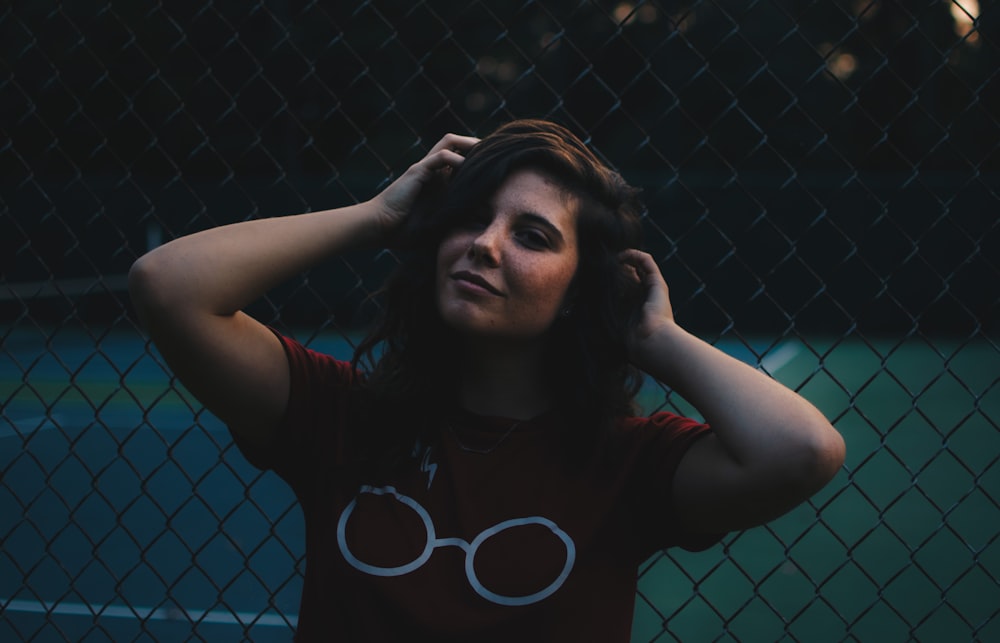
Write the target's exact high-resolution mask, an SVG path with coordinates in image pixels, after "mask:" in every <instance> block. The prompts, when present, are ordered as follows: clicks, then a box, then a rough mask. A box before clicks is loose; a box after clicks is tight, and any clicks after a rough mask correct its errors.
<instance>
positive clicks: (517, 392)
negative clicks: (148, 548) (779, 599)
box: [130, 120, 844, 641]
mask: <svg viewBox="0 0 1000 643" xmlns="http://www.w3.org/2000/svg"><path fill="white" fill-rule="evenodd" d="M638 208H639V205H638V201H637V198H636V193H635V190H633V189H632V188H630V187H629V186H628V185H627V184H626V183H625V182H624V181H623V180H622V179H621V177H620V176H619V175H617V174H616V173H614V172H612V171H610V170H609V169H608V168H606V167H605V166H603V165H602V164H601V163H600V162H599V161H598V160H597V158H596V157H595V156H594V155H593V154H592V153H591V152H590V151H589V150H588V149H587V148H586V147H585V146H584V145H583V144H582V143H581V142H580V141H579V139H577V138H576V137H575V136H574V135H573V134H571V133H570V132H569V131H567V130H565V129H564V128H562V127H560V126H558V125H555V124H553V123H548V122H544V121H533V120H529V121H515V122H513V123H510V124H508V125H506V126H504V127H501V128H500V129H499V130H497V131H496V132H494V133H493V134H491V135H490V136H489V137H487V138H485V139H484V140H482V141H479V140H478V139H475V138H471V137H465V136H456V135H451V134H449V135H447V136H445V137H444V138H443V139H442V140H441V141H440V142H439V143H438V144H437V145H435V146H434V148H433V149H432V150H431V151H430V152H429V153H428V155H427V156H426V157H424V158H423V159H422V160H420V161H419V162H417V163H416V164H414V165H413V166H412V167H410V168H409V169H408V170H407V171H406V173H404V174H403V175H402V176H401V177H400V178H399V179H398V180H396V181H395V182H394V183H393V184H392V185H390V186H389V187H388V188H386V189H385V191H383V192H382V193H381V194H379V195H378V196H376V197H375V198H373V199H371V200H370V201H367V202H364V203H360V204H357V205H353V206H349V207H345V208H340V209H337V210H331V211H324V212H315V213H309V214H302V215H297V216H289V217H281V218H275V219H263V220H254V221H247V222H243V223H238V224H234V225H230V226H224V227H220V228H216V229H212V230H207V231H204V232H200V233H198V234H194V235H191V236H188V237H185V238H181V239H178V240H175V241H172V242H171V243H168V244H166V245H164V246H162V247H160V248H158V249H156V250H153V251H152V252H150V253H149V254H147V255H146V256H144V257H142V258H140V259H139V260H138V261H137V262H136V264H135V266H134V267H133V269H132V271H131V274H130V290H131V293H132V297H133V300H134V302H135V305H136V309H137V311H138V313H139V315H140V317H141V319H142V321H143V323H144V324H145V325H146V328H147V329H148V332H149V334H150V336H151V338H152V339H153V341H154V342H155V343H156V345H157V347H158V348H159V349H160V351H161V352H162V354H163V356H164V358H165V359H166V360H167V362H168V363H169V364H170V366H171V368H172V369H173V370H174V372H175V373H176V375H177V376H178V377H179V378H180V379H181V381H182V382H183V383H184V384H185V386H187V387H188V389H189V390H190V391H191V392H192V393H193V394H194V395H196V396H197V397H198V399H199V400H201V401H202V402H203V403H204V404H205V406H206V407H207V408H208V409H209V410H210V411H211V412H213V413H214V414H215V415H217V416H218V417H219V418H221V419H222V420H223V421H224V422H225V423H226V424H227V425H228V426H229V428H230V430H231V431H232V433H233V436H234V438H235V439H236V441H237V443H238V444H239V446H240V448H241V449H242V451H243V453H244V454H245V455H246V456H247V457H248V459H250V461H251V462H253V463H254V464H255V465H257V466H259V467H262V468H269V469H273V470H274V471H275V472H276V473H277V474H278V475H280V476H281V477H282V478H284V479H285V480H286V481H287V482H288V483H289V484H290V485H291V486H292V488H293V489H294V491H295V493H296V495H297V498H298V499H299V501H300V503H301V505H302V508H303V514H304V516H305V521H306V534H307V535H306V561H307V563H306V574H305V582H304V589H303V597H302V607H301V612H300V618H299V626H298V633H297V638H298V640H301V641H313V640H330V639H332V638H338V639H339V640H345V641H398V640H435V641H468V640H475V641H494V640H495V641H508V640H512V639H514V638H515V637H516V638H517V639H519V640H527V641H562V640H574V641H627V640H629V632H630V628H631V622H632V615H633V602H634V597H635V590H636V572H637V568H638V566H639V564H640V563H641V562H642V561H643V560H645V559H646V558H647V557H649V556H650V555H651V554H652V553H654V552H655V551H657V550H659V549H663V548H666V547H671V546H681V547H684V548H686V549H690V550H699V549H704V548H706V547H709V546H711V545H712V544H713V543H715V542H717V541H718V540H719V538H721V536H722V535H723V534H725V533H726V532H729V531H732V530H739V529H746V528H748V527H751V526H754V525H759V524H762V523H764V522H766V521H768V520H771V519H773V518H775V517H777V516H779V515H781V514H783V513H785V512H786V511H788V510H789V509H791V508H793V507H794V506H796V505H797V504H799V503H801V502H803V501H804V500H805V499H807V498H808V497H809V496H810V495H812V494H813V493H815V492H816V491H817V490H818V489H820V488H821V487H822V486H823V485H824V484H826V483H827V482H828V481H829V480H830V479H831V478H832V477H833V475H834V474H835V473H836V472H837V470H838V469H839V467H840V465H841V464H842V462H843V458H844V444H843V441H842V440H841V438H840V436H839V434H838V433H837V432H836V431H835V430H834V429H833V428H832V427H831V426H830V424H829V423H828V422H827V421H826V420H825V419H824V418H823V416H822V415H821V414H820V413H819V412H818V411H817V410H816V409H815V408H814V407H813V406H812V405H810V404H809V403H808V402H806V401H805V400H804V399H802V398H801V397H799V396H798V395H796V394H795V393H793V392H792V391H790V390H788V389H787V388H785V387H783V386H781V385H780V384H778V383H776V382H774V381H773V380H771V379H770V378H768V377H767V376H765V375H763V374H762V373H760V372H758V371H756V370H754V369H753V368H750V367H749V366H747V365H745V364H743V363H741V362H739V361H737V360H734V359H732V358H730V357H728V356H726V355H725V354H723V353H721V352H720V351H718V350H717V349H715V348H714V347H712V346H710V345H708V344H706V343H704V342H702V341H701V340H699V339H697V338H695V337H694V336H692V335H691V334H689V333H687V332H686V331H685V330H684V329H682V328H681V327H680V326H679V325H678V324H677V323H676V321H675V320H674V317H673V312H672V309H671V306H670V300H669V295H668V290H667V285H666V283H665V282H664V279H663V277H662V275H661V274H660V271H659V269H658V267H657V266H656V263H655V262H654V261H653V259H652V258H651V257H650V256H649V255H648V254H645V253H643V252H641V251H639V250H637V249H635V247H636V246H637V245H638V242H639V232H638V231H639V223H638V216H637V212H638ZM389 243H391V244H392V245H393V247H394V248H395V249H396V250H397V252H398V253H399V256H400V257H401V265H400V269H399V271H398V272H397V273H396V275H395V276H394V277H393V278H392V279H391V280H390V281H389V283H388V284H387V286H386V288H385V292H384V298H385V302H384V316H383V318H382V319H381V320H380V322H379V323H378V324H377V325H376V326H375V328H374V329H373V330H372V332H371V334H370V335H369V337H368V338H367V339H366V340H365V341H364V342H363V343H362V344H361V345H360V346H359V349H358V351H357V353H356V354H355V356H354V360H353V361H352V362H350V363H348V362H343V361H338V360H336V359H334V358H333V357H330V356H325V355H321V354H318V353H315V352H313V351H310V350H308V349H306V348H304V347H303V346H302V345H300V344H298V343H297V342H295V341H294V340H292V339H290V338H287V337H282V336H280V335H279V334H278V333H276V332H274V331H273V330H271V329H269V328H267V327H266V326H264V325H262V324H260V323H259V322H257V321H255V320H253V319H251V318H250V317H249V316H247V315H245V314H244V313H242V312H240V311H241V309H243V308H244V307H245V306H247V305H248V304H250V303H251V302H253V301H254V300H255V299H257V298H258V297H260V296H262V295H263V294H264V293H265V292H267V290H268V289H270V288H271V287H273V286H275V285H277V284H279V283H281V282H282V281H284V280H286V279H288V278H290V277H292V276H294V275H295V274H297V273H300V272H301V271H303V270H305V269H307V268H309V267H311V266H314V265H316V264H318V263H320V262H322V261H325V260H328V259H329V258H330V257H332V256H335V255H337V254H338V253H341V252H344V251H345V250H348V249H351V248H355V247H358V246H361V245H386V244H389ZM636 369H641V370H642V371H645V372H646V373H648V374H649V375H651V376H653V377H655V378H657V379H659V380H660V381H662V382H664V383H665V384H667V385H669V386H670V387H672V388H673V389H674V390H675V391H677V392H678V393H679V394H681V395H682V396H684V397H685V399H687V400H688V401H690V402H691V403H692V404H693V405H694V406H695V407H696V408H697V409H698V410H699V411H700V412H701V413H702V414H703V415H704V417H705V420H706V423H705V424H700V423H697V422H695V421H693V420H690V419H686V418H682V417H678V416H675V415H672V414H668V413H658V414H655V415H653V416H651V417H648V418H646V417H636V416H634V414H633V413H632V410H631V408H632V400H633V397H634V394H635V391H636V387H637V379H636V377H635V376H636Z"/></svg>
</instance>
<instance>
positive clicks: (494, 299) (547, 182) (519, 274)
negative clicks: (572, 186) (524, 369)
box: [436, 170, 579, 340]
mask: <svg viewBox="0 0 1000 643" xmlns="http://www.w3.org/2000/svg"><path fill="white" fill-rule="evenodd" d="M578 260H579V252H578V246H577V236H576V199H575V198H574V197H572V196H571V195H569V194H568V193H567V192H566V191H565V190H564V189H563V188H562V187H561V186H559V185H558V184H556V183H554V182H553V181H552V180H551V179H549V178H548V177H547V176H546V175H544V174H541V173H539V172H537V171H534V170H520V171H517V172H515V173H513V174H511V175H510V176H509V177H508V178H507V180H506V181H504V183H503V184H502V185H501V186H500V188H499V189H498V190H497V192H496V194H495V195H494V196H493V198H492V199H491V200H490V203H489V207H488V208H487V210H486V212H485V213H484V214H483V215H482V216H477V217H475V219H474V220H473V221H471V222H470V223H468V224H467V225H460V226H459V227H458V228H456V229H455V230H454V231H453V232H452V233H451V234H450V235H449V236H447V237H446V238H445V239H444V241H442V243H441V246H440V247H439V248H438V257H437V283H436V289H437V304H438V310H439V311H440V313H441V317H442V319H443V320H444V321H445V323H446V324H448V325H449V326H451V327H453V328H455V329H456V330H458V331H461V332H463V333H465V334H467V335H470V336H476V335H480V336H483V337H484V338H486V337H489V338H495V339H525V340H526V339H535V338H538V337H539V336H541V335H542V334H543V333H544V332H545V331H546V330H548V328H549V327H550V326H551V325H552V323H553V321H555V319H556V317H557V315H559V314H560V311H561V310H562V309H563V308H564V307H565V305H566V301H565V300H566V293H567V291H568V289H569V285H570V283H571V282H572V280H573V276H574V275H575V274H576V268H577V264H578ZM461 273H467V274H471V275H475V276H477V277H480V278H482V279H483V280H485V281H486V282H487V283H488V287H483V286H482V285H481V284H479V285H476V284H471V283H470V282H469V281H468V280H467V279H462V278H461V277H459V278H456V274H459V275H460V274H461Z"/></svg>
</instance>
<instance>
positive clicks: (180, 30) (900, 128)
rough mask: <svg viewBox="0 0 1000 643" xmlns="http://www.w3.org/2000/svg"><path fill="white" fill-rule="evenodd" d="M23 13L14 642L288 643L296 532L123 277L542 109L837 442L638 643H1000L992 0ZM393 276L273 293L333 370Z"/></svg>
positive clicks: (1, 527) (0, 594)
mask: <svg viewBox="0 0 1000 643" xmlns="http://www.w3.org/2000/svg"><path fill="white" fill-rule="evenodd" d="M4 7H5V8H3V9H0V63H2V72H0V119H2V121H0V123H2V135H0V189H2V191H0V198H2V202H0V249H2V252H0V265H2V285H0V340H2V348H0V405H2V414H0V639H2V640H5V641H54V640H72V641H83V640H86V641H104V640H113V641H125V640H186V639H196V640H212V641H217V640H241V639H249V640H255V641H262V640H263V641H266V640H272V639H273V640H288V639H289V636H290V630H291V628H293V627H294V625H295V622H296V611H297V609H298V604H297V603H298V596H299V592H300V590H301V571H302V570H301V564H302V548H303V526H302V524H301V515H300V513H299V512H298V509H297V507H296V505H295V504H294V502H293V499H292V497H291V495H290V492H289V491H287V489H285V488H284V487H283V486H282V485H281V484H280V483H279V482H277V481H276V480H275V479H274V478H273V477H272V476H271V475H270V474H261V473H260V472H258V471H256V470H254V469H252V468H251V467H249V465H247V464H246V463H245V462H244V461H243V459H242V458H241V456H240V455H239V454H238V453H237V452H236V450H235V448H234V447H233V445H232V442H231V440H230V438H229V436H228V434H227V433H226V432H225V430H224V428H223V427H221V426H220V425H219V423H218V421H217V420H215V419H214V418H213V417H212V416H210V415H209V414H207V413H206V412H204V410H203V409H202V408H201V407H200V406H199V405H198V403H197V402H196V401H195V400H194V399H193V398H192V397H191V396H190V395H189V394H188V393H187V392H186V391H185V390H184V389H183V388H182V387H181V386H180V384H179V383H178V382H177V381H176V380H175V379H173V378H172V377H171V375H170V373H169V371H168V370H167V369H166V367H165V365H164V364H163V362H162V361H161V360H160V358H159V356H158V354H157V352H156V350H155V348H154V347H152V346H151V345H150V344H149V343H147V342H146V340H145V338H144V335H143V331H142V329H141V328H140V327H139V326H138V325H137V322H136V320H135V317H134V315H133V313H132V311H131V309H130V302H129V299H128V296H127V293H126V292H125V289H124V283H125V275H126V273H127V271H128V268H129V266H130V265H131V263H132V262H133V261H134V260H135V259H136V257H138V256H139V255H141V254H142V253H144V252H145V251H146V250H147V249H149V248H152V247H154V246H156V245H158V244H160V243H162V242H164V241H166V240H168V239H171V238H174V237H177V236H180V235H183V234H186V233H190V232H193V231H196V230H199V229H204V228H207V227H211V226H215V225H219V224H222V223H228V222H233V221H238V220H243V219H248V218H254V217H264V216H276V215H283V214H291V213H296V212H304V211H309V210H316V209H323V208H328V207H336V206H339V205H345V204H349V203H354V202H357V201H359V200H362V199H365V198H368V197H370V196H371V195H373V194H375V193H377V191H378V190H379V189H381V188H382V187H384V186H385V185H386V184H387V183H388V182H389V181H390V180H392V178H393V177H395V176H398V175H399V174H400V173H401V172H402V171H403V170H404V169H405V168H406V167H407V166H408V165H409V164H410V163H412V162H413V161H415V160H416V159H417V158H419V157H420V156H421V155H422V153H423V152H425V151H426V150H427V149H428V148H429V147H430V146H431V145H432V144H433V142H434V141H436V140H437V139H438V138H439V137H440V136H441V135H442V134H443V133H445V132H449V131H453V132H459V133H470V134H475V135H483V134H486V133H488V132H489V131H490V130H491V129H493V128H494V127H495V126H496V125H498V124H500V123H502V122H504V121H505V120H508V119H510V118H514V117H528V116H533V117H543V118H550V119H553V120H557V121H559V122H562V123H563V124H565V125H567V126H569V127H570V128H571V129H574V130H575V131H577V132H578V133H579V134H580V135H581V136H582V137H583V138H585V140H586V142H587V143H588V145H590V146H591V147H592V148H593V149H594V150H595V151H596V152H597V153H598V155H599V156H601V157H602V158H603V159H605V160H606V161H607V162H608V163H609V164H610V165H612V166H613V167H615V168H617V169H618V170H620V171H621V172H622V173H623V175H624V176H625V177H626V178H627V179H628V180H629V181H630V182H631V183H633V184H635V185H637V186H640V187H641V188H642V189H643V197H644V201H645V205H646V211H645V214H644V223H645V225H646V236H647V239H646V243H647V247H648V249H649V250H650V251H651V252H652V253H653V254H654V256H655V257H656V258H657V260H658V261H659V262H660V265H661V267H662V268H663V270H664V273H665V275H666V277H667V279H668V281H669V283H670V286H671V295H672V298H673V300H674V307H675V312H676V315H677V317H678V319H679V320H680V321H681V322H682V323H683V324H684V325H686V326H687V327H689V328H691V329H692V330H694V331H695V332H697V333H698V334H700V335H701V336H703V337H705V338H706V339H707V340H708V341H711V342H713V343H714V344H716V345H718V346H719V347H720V348H723V349H724V350H726V351H728V352H730V353H732V354H734V355H737V356H739V357H740V358H741V359H744V360H746V361H748V362H750V363H751V364H753V365H755V366H757V367H759V368H762V369H764V370H766V371H767V372H769V373H770V374H771V375H773V376H774V377H776V378H778V379H779V380H780V381H782V382H784V383H786V384H787V385H788V386H790V387H792V388H793V389H795V390H798V391H800V392H801V393H802V394H803V395H805V396H806V397H807V398H809V399H810V400H812V401H813V402H814V403H815V404H816V405H817V406H818V407H819V408H820V409H821V410H822V411H823V412H824V413H826V415H827V416H828V417H829V418H830V419H831V420H832V421H833V422H834V424H835V425H836V426H837V427H838V429H839V430H840V431H841V432H842V433H843V435H844V436H845V439H846V441H847V445H848V457H847V462H846V464H845V466H844V468H843V470H842V471H841V472H840V474H839V475H838V476H837V477H836V478H835V479H834V481H833V482H832V483H831V484H830V485H829V486H828V487H827V488H826V489H824V490H823V491H822V492H821V493H820V494H819V495H817V496H816V497H815V498H813V499H812V501H811V502H809V503H807V504H806V505H804V506H802V507H800V508H799V509H797V510H795V511H793V512H792V513H790V514H788V515H787V516H784V517H782V518H781V519H779V520H777V521H775V522H773V523H771V524H770V525H767V526H765V527H760V528H756V529H752V530H749V531H746V532H744V533H739V534H733V535H731V536H729V537H728V538H727V539H726V540H725V541H724V542H723V543H722V544H721V545H720V546H717V547H716V548H714V549H712V550H710V551H708V552H703V553H700V554H688V553H683V552H675V551H667V552H664V553H662V554H659V555H657V556H655V557H654V558H652V559H651V560H649V561H648V562H647V563H646V564H644V565H643V566H642V568H641V570H640V571H641V575H640V578H639V595H638V596H637V601H636V610H635V621H634V628H633V629H634V632H633V640H635V641H652V640H660V641H663V640H683V641H700V640H717V639H727V640H729V639H732V640H760V641H774V640H802V641H826V640H859V641H875V640H877V641H896V640H924V641H944V640H947V641H959V640H1000V542H998V536H1000V505H998V498H1000V464H998V454H1000V427H998V424H1000V384H998V376H1000V345H998V343H997V331H998V329H1000V325H998V308H1000V230H998V227H1000V225H998V220H1000V216H998V215H1000V71H998V70H1000V6H998V4H997V3H996V2H994V1H993V0H979V1H978V2H977V1H976V0H952V1H947V0H900V1H897V2H882V1H878V0H836V1H831V0H813V1H805V0H802V1H796V0H739V1H735V0H715V1H710V0H685V1H674V0H661V1H641V0H640V1H634V2H629V1H620V2H619V1H607V2H606V1H596V0H594V1H591V0H514V1H511V2H506V1H495V2H492V1H491V2H485V1H475V0H465V1H463V2H446V1H443V0H428V1H420V0H406V1H404V0H392V1H390V0H378V1H371V2H365V1H362V0H350V1H344V2H317V1H307V0H256V1H253V2H246V1H243V0H240V1H237V0H215V1H212V0H197V1H196V2H188V1H178V2H170V3H161V2H157V1H154V0H128V1H125V0H77V1H66V2H56V1H55V0H31V1H30V2H28V1H24V2H20V1H18V0H13V1H12V2H10V3H6V4H5V5H4ZM393 263H394V258H393V256H392V255H391V254H390V253H386V252H382V253H372V254H364V253H358V254H351V255H349V256H347V257H344V258H343V259H341V260H337V261H332V262H330V265H324V266H322V267H321V268H317V269H315V270H313V271H311V272H310V273H308V274H306V275H302V276H301V277H299V278H297V279H295V280H293V282H292V283H290V284H288V285H286V286H283V287H282V288H280V289H278V290H276V291H275V292H274V293H271V294H270V295H269V296H268V298H267V299H266V300H265V301H262V302H260V303H259V304H258V305H256V308H255V309H253V310H252V311H251V312H252V313H253V314H254V315H256V316H257V317H258V318H260V319H262V320H264V321H267V322H268V323H271V324H274V325H275V326H277V327H279V328H281V329H283V330H285V331H286V332H288V333H291V334H294V335H296V336H298V337H299V338H300V339H301V340H302V341H305V342H307V343H309V344H310V345H311V346H313V347H316V348H319V349H320V350H329V351H332V352H339V353H340V354H344V353H345V352H346V351H349V350H350V346H351V342H352V341H354V339H355V338H356V333H357V331H358V329H359V328H360V327H362V326H363V325H364V323H365V322H366V321H367V320H368V319H369V318H370V316H371V314H372V312H373V310H371V305H370V304H367V303H366V301H367V299H366V297H367V295H368V294H369V293H371V292H372V291H373V290H374V289H376V288H377V286H378V284H379V283H380V281H381V280H382V278H383V277H384V276H385V274H386V273H387V271H388V270H389V269H391V267H392V265H393ZM642 402H643V405H644V407H645V408H647V409H648V410H655V409H660V408H666V409H676V410H680V411H682V412H687V413H695V414H696V413H697V412H696V411H695V410H693V409H690V408H689V407H687V405H686V403H685V401H684V400H682V399H679V398H678V397H677V396H675V395H672V394H671V392H670V390H669V389H667V388H664V387H661V386H660V385H658V384H657V383H655V382H647V384H646V386H645V388H644V389H643V393H642Z"/></svg>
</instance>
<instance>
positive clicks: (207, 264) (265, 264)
mask: <svg viewBox="0 0 1000 643" xmlns="http://www.w3.org/2000/svg"><path fill="white" fill-rule="evenodd" d="M379 238H380V226H379V222H378V219H377V216H376V212H375V206H374V205H373V204H372V202H365V203H361V204H357V205H352V206H348V207H344V208H340V209H336V210H326V211H320V212H311V213H307V214H299V215H292V216H284V217H276V218H270V219H256V220H251V221H244V222H240V223H234V224H231V225H226V226H220V227H218V228H212V229H209V230H204V231H202V232H198V233H195V234H191V235H188V236H185V237H181V238H179V239H175V240H173V241H170V242H169V243H166V244H164V245H163V246H160V247H158V248H156V249H154V250H152V251H150V252H149V253H147V254H146V255H144V256H143V257H141V258H140V259H139V260H138V261H136V263H135V264H134V265H133V268H132V271H131V273H130V283H131V285H132V291H133V299H134V301H135V303H136V307H137V308H138V309H139V310H140V314H142V312H143V309H144V308H147V307H155V308H157V309H169V310H172V311H175V312H176V311H177V310H178V309H180V310H192V309H194V310H198V311H201V312H207V313H212V314H216V315H229V314H233V313H235V312H236V311H238V310H241V309H243V308H245V307H246V306H247V305H249V304H251V303H252V302H253V301H255V300H256V299H258V298H259V297H261V296H263V295H264V294H265V293H266V292H267V291H268V290H270V289H271V288H273V287H274V286H276V285H278V284H280V283H282V282H283V281H285V280H287V279H289V278H291V277H293V276H295V275H296V274H299V273H301V272H303V271H304V270H307V269H309V268H311V267H313V266H315V265H317V264H319V263H321V262H322V261H324V260H326V259H329V258H330V257H332V256H335V255H337V254H339V253H342V252H344V251H347V250H350V249H352V248H355V247H358V246H361V245H364V244H369V243H374V242H377V241H378V240H379Z"/></svg>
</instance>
